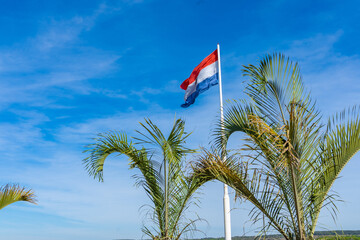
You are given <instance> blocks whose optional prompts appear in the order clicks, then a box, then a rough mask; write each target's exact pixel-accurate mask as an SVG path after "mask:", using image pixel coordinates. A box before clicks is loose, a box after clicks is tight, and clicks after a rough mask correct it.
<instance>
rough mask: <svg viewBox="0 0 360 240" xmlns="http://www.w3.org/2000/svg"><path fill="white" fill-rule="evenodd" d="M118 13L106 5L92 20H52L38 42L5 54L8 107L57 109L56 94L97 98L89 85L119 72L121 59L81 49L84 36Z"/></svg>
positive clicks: (1, 63) (0, 71)
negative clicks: (91, 94)
mask: <svg viewBox="0 0 360 240" xmlns="http://www.w3.org/2000/svg"><path fill="white" fill-rule="evenodd" d="M113 11H116V9H114V8H110V7H108V6H107V5H105V4H102V5H100V6H99V8H98V9H96V10H95V11H94V12H93V14H92V15H90V16H75V17H73V18H71V19H69V20H55V19H51V20H49V22H46V23H43V27H42V28H41V31H40V32H39V34H38V35H37V36H34V37H30V38H29V39H27V40H25V41H23V42H18V43H15V44H14V45H13V46H12V47H7V48H2V49H0V77H1V79H2V81H1V89H2V90H0V91H1V92H0V96H1V97H0V98H1V105H2V107H3V108H4V107H6V106H8V105H9V104H13V103H22V104H28V105H33V106H34V105H35V106H39V105H42V106H47V107H51V103H52V100H51V97H52V96H51V92H52V91H54V90H56V88H63V89H67V90H68V91H73V92H76V93H78V94H89V92H92V91H93V89H92V88H91V87H90V86H89V85H88V84H87V82H86V81H87V80H89V79H92V78H96V77H99V76H101V75H102V74H104V73H108V72H110V71H113V70H114V69H116V61H117V60H118V59H119V58H120V57H121V56H120V55H119V54H118V53H111V52H107V51H103V50H101V49H96V48H93V47H91V46H86V45H84V44H81V40H80V35H81V34H82V33H84V32H86V31H91V29H92V27H93V26H94V25H95V24H96V20H97V19H98V18H100V17H101V16H102V15H105V14H109V13H112V12H113ZM39 91H42V92H43V94H41V95H39V94H38V92H39Z"/></svg>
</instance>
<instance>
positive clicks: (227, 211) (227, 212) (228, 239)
mask: <svg viewBox="0 0 360 240" xmlns="http://www.w3.org/2000/svg"><path fill="white" fill-rule="evenodd" d="M217 54H218V69H219V92H220V122H221V128H223V123H224V111H223V97H222V84H221V63H220V45H219V44H217ZM222 134H223V129H222ZM224 150H225V149H222V151H224ZM222 154H223V161H225V158H226V154H225V152H222ZM224 231H225V240H231V221H230V199H229V192H228V186H227V185H226V184H224Z"/></svg>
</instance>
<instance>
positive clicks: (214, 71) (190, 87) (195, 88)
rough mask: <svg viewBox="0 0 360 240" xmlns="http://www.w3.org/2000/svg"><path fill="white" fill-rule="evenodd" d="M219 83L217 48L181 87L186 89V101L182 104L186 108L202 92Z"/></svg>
mask: <svg viewBox="0 0 360 240" xmlns="http://www.w3.org/2000/svg"><path fill="white" fill-rule="evenodd" d="M218 83H219V68H218V53H217V50H215V51H214V52H212V53H211V54H210V55H209V56H207V57H206V58H205V59H204V60H202V61H201V63H200V64H199V65H198V66H197V67H196V68H195V69H194V70H193V71H192V73H191V75H190V77H189V78H188V79H186V80H185V81H184V82H183V83H182V84H181V85H180V87H181V88H182V89H184V90H185V97H184V99H185V103H184V104H182V105H181V106H182V107H184V108H186V107H189V106H190V105H191V104H193V103H194V102H195V99H196V97H197V96H199V94H200V93H202V92H204V91H206V90H208V89H209V88H210V87H211V86H214V85H217V84H218Z"/></svg>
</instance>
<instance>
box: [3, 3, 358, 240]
mask: <svg viewBox="0 0 360 240" xmlns="http://www.w3.org/2000/svg"><path fill="white" fill-rule="evenodd" d="M0 3H1V8H0V36H1V37H0V156H1V157H0V166H1V167H0V184H6V183H17V184H20V185H23V186H26V187H28V188H31V189H33V190H34V191H35V194H36V196H37V199H38V203H37V205H32V204H28V203H16V204H13V205H11V206H9V207H7V208H4V209H3V210H1V213H0V239H7V240H20V239H26V240H75V239H76V240H85V239H86V240H111V239H129V238H132V239H135V238H136V239H140V238H141V237H142V233H141V230H140V229H141V226H142V224H143V213H142V211H141V209H140V210H139V208H140V207H141V206H142V205H144V204H147V203H149V202H148V199H147V197H146V195H145V193H144V192H143V190H142V189H141V188H136V187H135V186H134V183H135V181H134V179H133V178H132V175H133V174H134V173H136V172H134V171H129V170H128V162H127V160H126V158H122V157H116V156H111V157H110V158H109V159H108V160H107V162H106V164H105V169H104V182H103V183H99V182H97V181H96V180H94V179H92V178H91V177H89V176H88V174H87V172H86V171H85V169H84V166H83V164H82V159H84V158H85V157H86V154H84V153H83V150H84V149H85V147H84V146H85V145H87V144H89V143H92V138H93V137H95V136H96V134H97V133H100V132H106V131H109V130H123V131H126V132H127V133H128V134H129V135H131V136H132V135H134V134H135V130H136V129H140V127H139V124H138V123H139V122H141V121H143V120H144V118H145V117H149V118H151V119H152V120H153V121H154V122H155V123H156V124H157V125H159V126H161V129H163V131H164V132H166V131H167V130H168V129H169V128H170V127H171V125H172V123H173V120H174V118H175V116H176V117H181V118H183V119H184V120H185V121H186V129H187V130H188V131H193V134H192V135H191V137H190V139H189V146H191V147H195V148H197V147H199V146H208V143H209V141H210V140H211V132H210V130H211V129H212V128H213V127H214V123H216V121H217V119H218V117H219V95H218V88H216V87H213V88H211V89H209V90H208V91H207V92H205V93H204V94H202V95H201V96H199V98H198V99H197V100H196V103H195V104H194V105H193V106H191V107H189V108H187V109H182V108H181V107H180V105H181V104H182V103H183V96H184V92H183V90H181V89H180V87H179V85H180V84H181V82H182V81H183V80H184V79H186V78H187V77H188V76H189V74H190V73H191V71H192V69H193V68H194V67H195V66H196V65H197V64H198V63H199V62H200V61H201V60H202V59H203V58H204V57H206V56H207V55H208V54H210V53H211V52H212V51H214V50H215V49H216V44H217V43H220V46H221V63H222V78H223V96H224V99H239V98H242V97H244V94H243V87H244V81H245V80H246V78H244V77H243V76H242V74H241V69H242V65H245V64H256V63H257V61H258V60H259V59H260V58H261V57H263V56H264V55H265V54H267V53H273V52H282V53H284V54H286V55H287V56H289V57H290V58H291V59H292V60H294V61H297V62H299V64H300V68H301V72H302V76H303V81H304V83H305V85H306V87H307V89H308V90H309V91H310V92H311V94H312V97H313V98H314V99H315V100H316V102H317V107H318V109H319V110H320V111H321V112H322V115H323V116H324V118H327V117H328V116H331V115H332V114H333V113H335V112H338V111H341V110H343V109H345V108H347V107H351V106H353V105H355V104H359V99H360V84H359V81H360V68H359V66H360V55H359V51H360V45H359V42H360V29H359V28H358V23H359V22H360V15H359V14H358V9H359V7H360V6H359V5H360V4H359V3H358V2H357V1H346V0H345V1H332V0H328V1H318V0H316V1H306V0H305V1H304V0H302V1H285V0H273V1H262V0H259V1H242V0H238V1H227V0H224V1H207V0H197V1H165V0H164V1H160V0H149V1H146V0H143V1H142V0H117V1H115V0H113V1H111V0H108V1H106V0H101V1H95V0H86V1H85V0H78V1H60V0H53V1H45V0H42V1H40V0H38V1H36V0H32V1H5V0H0ZM237 143H239V138H238V137H235V138H233V139H231V144H233V145H234V146H236V144H237ZM359 168H360V156H359V154H358V155H356V156H355V157H354V158H353V159H352V160H351V161H350V162H349V164H348V165H347V166H346V167H345V168H344V170H343V172H342V173H341V177H340V178H339V179H338V180H337V181H336V183H335V184H334V186H333V190H334V191H335V192H337V193H338V194H339V195H340V196H341V198H342V200H343V202H339V203H338V209H339V213H338V216H337V220H336V222H335V223H334V221H333V219H332V217H331V215H330V213H329V212H326V211H324V212H322V214H321V216H320V219H319V224H318V228H317V230H328V229H330V230H333V229H342V230H359V229H360V204H359V198H360V191H359V190H358V187H357V186H358V185H359V184H360V179H359V177H358V169H359ZM230 192H231V198H232V199H233V197H234V192H233V190H230ZM199 197H200V199H201V204H200V206H199V208H194V209H191V210H192V211H193V213H194V212H196V213H197V214H198V215H199V216H201V217H202V218H204V219H206V220H207V222H202V223H199V224H198V228H199V229H200V230H201V231H203V232H205V233H206V236H211V237H218V236H223V215H222V214H223V213H222V185H221V184H220V183H218V182H211V183H207V184H206V185H205V186H204V187H203V188H202V189H201V194H200V195H199ZM231 208H232V211H231V214H232V216H231V217H232V233H233V236H236V235H244V234H245V235H246V234H248V235H251V234H254V233H255V232H256V226H253V225H252V224H251V223H250V222H249V218H248V213H249V210H250V209H251V205H250V204H243V203H242V204H240V203H239V202H234V201H232V202H231ZM204 236H205V235H203V234H201V233H198V234H195V237H204Z"/></svg>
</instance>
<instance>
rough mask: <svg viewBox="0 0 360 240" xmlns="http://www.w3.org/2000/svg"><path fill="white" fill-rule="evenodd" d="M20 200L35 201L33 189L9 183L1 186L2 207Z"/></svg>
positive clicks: (0, 202)
mask: <svg viewBox="0 0 360 240" xmlns="http://www.w3.org/2000/svg"><path fill="white" fill-rule="evenodd" d="M19 201H25V202H30V203H35V202H36V200H35V196H34V193H33V191H32V190H28V189H25V188H24V187H20V186H18V185H9V184H7V185H5V186H2V187H0V209H3V208H4V207H6V206H8V205H10V204H12V203H15V202H19Z"/></svg>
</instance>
